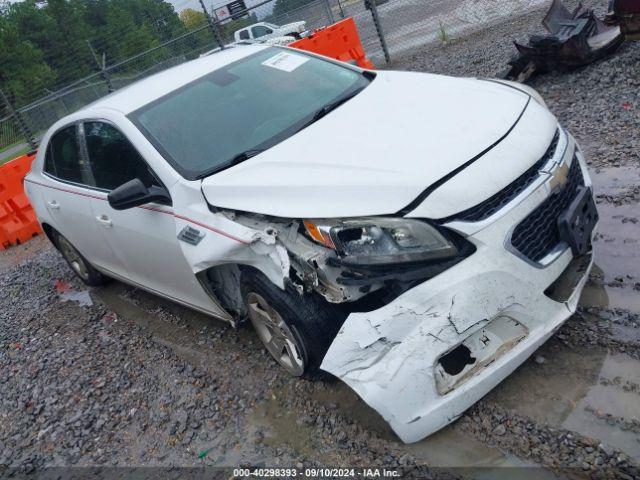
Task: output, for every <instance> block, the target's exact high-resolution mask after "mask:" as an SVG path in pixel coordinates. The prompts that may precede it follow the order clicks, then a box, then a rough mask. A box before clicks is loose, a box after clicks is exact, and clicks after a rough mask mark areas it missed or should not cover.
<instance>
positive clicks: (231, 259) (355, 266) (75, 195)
mask: <svg viewBox="0 0 640 480" xmlns="http://www.w3.org/2000/svg"><path fill="white" fill-rule="evenodd" d="M25 187H26V190H27V192H28V195H29V198H30V199H31V201H32V203H33V206H34V207H35V209H36V211H37V214H38V216H39V219H40V221H41V223H42V226H43V228H44V230H45V232H46V233H47V235H48V236H49V238H51V239H52V241H53V242H54V244H55V245H56V246H57V248H58V249H59V250H60V252H61V253H62V254H63V255H64V257H65V258H66V260H67V261H68V262H69V264H70V265H71V267H72V268H73V270H74V271H75V272H76V273H77V274H78V275H79V277H80V278H81V279H82V280H83V281H85V282H86V283H87V284H89V285H99V284H101V283H103V282H104V281H105V280H106V279H107V278H116V279H119V280H122V281H124V282H127V283H130V284H133V285H137V286H139V287H141V288H143V289H146V290H149V291H151V292H154V293H156V294H158V295H161V296H163V297H167V298H170V299H173V300H175V301H177V302H180V303H182V304H184V305H187V306H189V307H192V308H194V309H197V310H200V311H202V312H206V313H208V314H210V315H212V316H215V317H218V318H221V319H224V320H227V321H229V322H231V323H232V324H236V323H238V322H241V321H242V320H243V319H245V318H248V319H250V321H251V322H252V323H253V326H254V327H255V329H256V331H257V333H258V335H259V337H260V339H261V340H262V341H263V342H264V344H265V346H266V348H267V350H268V351H269V352H270V353H271V355H272V356H273V357H274V358H275V359H276V360H277V362H279V363H280V364H281V365H282V366H283V367H284V368H285V369H286V370H287V371H288V372H290V373H291V374H293V375H303V374H305V373H307V372H311V371H314V370H316V369H322V370H324V371H327V372H330V373H331V374H333V375H335V376H336V377H339V378H340V379H342V380H343V381H344V382H346V383H347V384H348V385H350V386H351V387H352V388H353V389H354V390H355V391H356V392H357V393H358V394H359V395H360V396H361V397H362V398H363V399H364V400H365V401H366V402H367V403H368V404H370V405H371V406H372V407H373V408H375V409H376V410H377V411H378V412H380V413H381V414H382V416H384V418H385V419H386V420H387V421H388V422H389V423H390V424H391V426H392V427H393V429H394V430H395V431H396V432H397V434H398V435H399V436H400V437H401V438H402V439H403V440H404V441H406V442H413V441H416V440H419V439H421V438H423V437H425V436H426V435H429V434H431V433H433V432H435V431H436V430H438V429H439V428H441V427H443V426H444V425H446V424H447V423H449V422H451V421H452V420H454V419H455V418H456V417H458V416H459V415H460V414H461V413H462V412H463V411H464V410H465V409H466V408H468V407H469V406H471V405H472V404H473V403H474V402H475V401H477V400H478V399H479V398H481V397H482V396H483V395H485V394H486V393H487V392H488V391H489V390H491V389H492V388H493V387H494V386H496V384H498V383H499V382H500V381H501V380H503V379H504V378H505V377H506V376H507V375H509V374H510V373H511V372H512V371H513V370H514V369H515V368H516V367H517V366H518V365H519V364H521V363H522V362H523V361H524V360H525V359H526V358H527V357H528V356H529V355H530V354H531V353H532V352H534V351H535V350H536V348H538V347H539V346H540V344H542V343H543V342H544V341H545V340H546V339H548V338H549V337H550V336H551V335H552V334H553V333H554V332H555V331H556V330H557V329H558V328H559V327H560V326H561V325H562V323H563V322H564V321H565V320H566V319H567V318H568V317H569V316H570V315H571V313H572V312H573V311H574V309H575V308H576V303H577V300H578V296H579V294H580V291H581V289H582V287H583V285H584V282H585V281H586V278H587V275H588V272H589V269H590V268H591V264H592V258H591V237H592V232H593V229H594V226H595V223H596V222H597V212H596V210H595V205H594V201H593V198H592V194H591V183H590V180H589V177H588V175H587V169H586V166H585V161H584V158H583V156H582V153H581V152H580V149H579V148H578V146H577V145H576V142H575V141H574V139H573V138H572V137H571V135H570V134H569V133H568V132H567V131H566V130H564V129H563V128H562V127H561V126H560V125H559V124H558V122H557V120H556V119H555V117H554V116H553V115H552V114H551V113H550V112H549V111H548V110H547V108H546V107H545V105H544V102H543V100H542V99H541V98H540V96H539V95H538V94H536V92H535V91H533V90H531V89H530V88H528V87H526V86H522V85H516V84H510V83H504V82H497V81H488V80H480V79H464V78H448V77H443V76H438V75H429V74H422V73H408V72H391V71H380V72H372V71H365V70H361V69H359V68H357V67H354V66H351V65H347V64H342V63H340V62H335V61H332V60H329V59H325V58H323V57H318V56H315V55H313V54H308V53H304V52H300V51H297V50H293V49H287V48H274V47H266V46H239V47H235V48H230V49H227V50H225V51H222V52H220V53H217V54H215V55H210V56H207V57H204V58H200V59H198V60H195V61H192V62H189V63H186V64H183V65H181V66H178V67H175V68H173V69H171V70H167V71H165V72H162V73H159V74H156V75H154V76H152V77H149V78H147V79H145V80H142V81H140V82H138V83H135V84H133V85H131V86H129V87H126V88H123V89H122V90H119V91H118V92H116V93H114V94H112V95H110V96H108V97H105V98H103V99H101V100H99V101H98V102H96V103H94V104H92V105H89V106H87V107H85V108H84V109H82V110H81V111H79V112H76V113H74V114H72V115H70V116H68V117H66V118H64V119H63V120H61V121H59V122H57V123H56V124H55V125H54V126H53V127H52V128H51V129H50V130H49V131H48V133H47V134H46V135H45V136H44V138H43V140H42V148H41V149H40V151H39V152H38V155H37V158H36V160H35V161H34V164H33V168H32V171H31V173H30V174H29V175H28V177H27V179H26V183H25Z"/></svg>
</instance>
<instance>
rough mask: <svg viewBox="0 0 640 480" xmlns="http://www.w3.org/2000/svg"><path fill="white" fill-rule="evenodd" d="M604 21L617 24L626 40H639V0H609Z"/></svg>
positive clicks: (608, 23) (613, 24) (612, 24)
mask: <svg viewBox="0 0 640 480" xmlns="http://www.w3.org/2000/svg"><path fill="white" fill-rule="evenodd" d="M604 21H605V23H606V24H607V25H611V26H615V25H617V26H619V27H620V31H621V32H622V34H623V35H624V37H625V39H626V40H640V0H611V1H610V2H609V13H607V15H606V17H605V18H604Z"/></svg>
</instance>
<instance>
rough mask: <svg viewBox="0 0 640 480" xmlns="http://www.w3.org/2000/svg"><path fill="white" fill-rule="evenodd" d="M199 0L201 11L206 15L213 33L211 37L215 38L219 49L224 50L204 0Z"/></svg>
mask: <svg viewBox="0 0 640 480" xmlns="http://www.w3.org/2000/svg"><path fill="white" fill-rule="evenodd" d="M199 1H200V6H201V7H202V11H203V12H204V16H205V17H207V23H208V24H209V27H210V28H211V32H212V33H213V38H215V40H216V42H217V43H218V46H219V47H220V50H224V44H223V43H222V38H220V32H219V31H218V27H217V26H216V25H215V24H214V23H213V19H212V18H211V15H209V11H208V10H207V7H205V6H204V0H199Z"/></svg>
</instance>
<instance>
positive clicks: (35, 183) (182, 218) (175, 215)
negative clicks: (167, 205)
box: [24, 178, 250, 245]
mask: <svg viewBox="0 0 640 480" xmlns="http://www.w3.org/2000/svg"><path fill="white" fill-rule="evenodd" d="M24 181H25V182H29V183H33V184H34V185H40V186H41V187H46V188H51V189H53V190H59V191H61V192H65V193H71V194H73V195H80V196H81V197H88V198H94V199H96V200H102V201H104V202H106V201H107V199H106V198H105V197H99V196H97V195H91V194H89V193H81V192H75V191H73V190H69V189H66V188H61V187H54V186H52V185H47V184H45V183H40V182H36V181H34V180H29V179H26V178H25V180H24ZM138 208H142V209H144V210H150V211H152V212H157V213H164V214H165V215H171V216H172V217H175V218H178V219H180V220H184V221H185V222H189V223H193V224H194V225H198V226H200V227H202V228H206V229H207V230H210V231H212V232H214V233H217V234H218V235H222V236H223V237H227V238H229V239H231V240H235V241H236V242H239V243H242V244H244V245H249V244H250V242H247V241H246V240H242V239H241V238H238V237H235V236H233V235H231V234H230V233H227V232H223V231H222V230H218V229H217V228H215V227H212V226H210V225H207V224H205V223H201V222H198V221H197V220H193V219H192V218H188V217H183V216H182V215H178V214H177V213H174V212H169V211H167V210H162V209H160V208H155V207H151V206H149V205H142V206H140V207H138Z"/></svg>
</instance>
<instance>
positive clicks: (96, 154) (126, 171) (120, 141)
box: [84, 122, 160, 190]
mask: <svg viewBox="0 0 640 480" xmlns="http://www.w3.org/2000/svg"><path fill="white" fill-rule="evenodd" d="M84 131H85V140H86V144H87V154H88V156H89V162H90V164H91V171H92V172H93V177H94V179H95V185H96V187H98V188H101V189H103V190H113V189H115V188H118V187H119V186H120V185H123V184H125V183H127V182H128V181H130V180H133V179H134V178H139V179H140V180H141V181H142V183H144V185H145V186H146V187H151V186H152V185H159V183H160V182H159V181H158V180H156V178H155V176H154V175H153V174H152V173H151V170H150V169H149V166H148V165H147V163H146V162H145V161H144V160H143V159H142V157H141V156H140V154H139V153H138V151H137V150H136V149H135V148H134V146H133V145H132V144H131V142H129V140H128V139H127V138H126V137H125V136H124V134H123V133H122V132H120V130H118V129H117V128H115V127H113V126H112V125H109V124H108V123H104V122H86V123H85V124H84Z"/></svg>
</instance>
